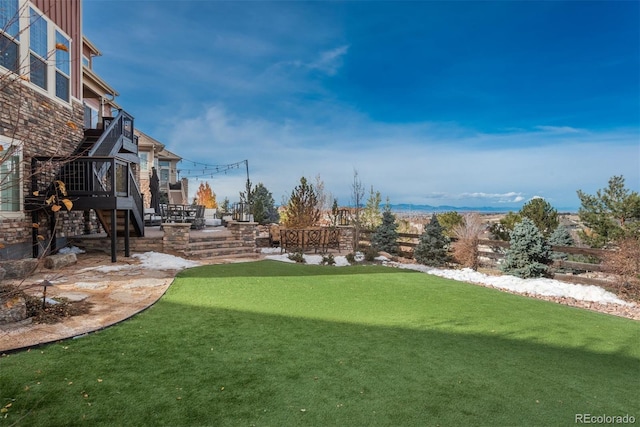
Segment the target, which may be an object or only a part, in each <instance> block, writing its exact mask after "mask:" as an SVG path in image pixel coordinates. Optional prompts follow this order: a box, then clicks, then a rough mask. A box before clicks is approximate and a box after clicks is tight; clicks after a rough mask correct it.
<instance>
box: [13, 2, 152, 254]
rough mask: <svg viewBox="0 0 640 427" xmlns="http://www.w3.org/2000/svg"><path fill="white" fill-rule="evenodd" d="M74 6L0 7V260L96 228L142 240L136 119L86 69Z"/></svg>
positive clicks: (89, 53) (88, 50)
mask: <svg viewBox="0 0 640 427" xmlns="http://www.w3.org/2000/svg"><path fill="white" fill-rule="evenodd" d="M99 54H100V53H99V51H98V50H97V48H96V47H95V46H93V45H92V44H91V42H90V41H89V40H87V39H86V38H83V37H82V13H81V0H0V259H16V258H24V257H29V256H32V257H38V256H40V255H42V254H44V253H48V252H51V251H55V250H56V248H58V247H61V246H62V245H65V244H66V238H67V237H69V236H75V235H79V234H83V232H84V231H85V230H86V229H87V228H90V227H88V225H90V224H91V222H92V221H97V222H99V224H100V226H101V227H102V228H103V229H104V230H105V231H106V232H107V234H108V236H109V238H110V239H111V248H112V253H111V255H112V260H113V261H115V256H116V255H115V254H116V247H117V237H118V236H123V237H124V240H125V254H126V255H128V251H129V249H128V248H129V236H132V235H133V236H142V235H144V222H143V217H142V210H143V202H142V196H141V193H140V189H139V185H138V181H137V179H136V175H137V174H138V173H139V163H140V159H139V157H138V141H137V137H136V136H135V134H134V119H133V117H132V116H131V115H129V114H127V113H126V112H125V111H123V110H119V109H118V105H117V104H116V103H115V101H114V99H115V97H116V96H117V92H115V90H113V89H112V88H111V87H110V86H109V85H108V84H107V83H105V82H104V81H103V80H102V79H100V78H99V76H97V75H96V74H95V73H94V72H93V69H92V63H93V59H94V58H95V57H96V56H99Z"/></svg>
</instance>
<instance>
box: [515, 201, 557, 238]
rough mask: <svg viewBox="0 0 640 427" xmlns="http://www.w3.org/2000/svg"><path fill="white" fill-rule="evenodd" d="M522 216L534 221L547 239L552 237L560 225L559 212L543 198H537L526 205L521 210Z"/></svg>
mask: <svg viewBox="0 0 640 427" xmlns="http://www.w3.org/2000/svg"><path fill="white" fill-rule="evenodd" d="M520 216H521V217H523V218H529V219H530V220H531V221H533V223H534V224H535V225H536V227H538V230H540V232H541V233H542V234H543V235H544V236H545V237H548V236H550V235H551V233H553V231H554V230H555V229H556V228H557V227H558V224H559V223H560V221H559V220H558V211H556V210H555V209H554V208H553V206H551V204H550V203H549V202H547V201H546V200H545V199H543V198H541V197H536V198H535V199H532V200H530V201H529V202H527V203H525V204H524V206H522V209H520Z"/></svg>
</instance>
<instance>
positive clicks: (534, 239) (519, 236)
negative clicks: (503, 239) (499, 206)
mask: <svg viewBox="0 0 640 427" xmlns="http://www.w3.org/2000/svg"><path fill="white" fill-rule="evenodd" d="M510 237H511V247H510V248H509V249H508V250H507V254H506V256H505V259H504V263H503V264H502V265H501V266H500V268H501V269H502V271H504V272H505V273H508V274H512V275H514V276H518V277H522V278H530V277H540V276H543V275H546V274H548V271H549V267H548V264H549V263H550V261H551V259H550V255H551V247H550V246H549V244H548V243H547V242H546V241H545V239H544V236H543V235H542V233H541V232H540V231H539V230H538V227H536V225H535V224H534V223H533V221H532V220H530V219H529V218H523V219H522V221H520V223H518V224H516V226H515V227H514V229H513V231H512V232H511V236H510Z"/></svg>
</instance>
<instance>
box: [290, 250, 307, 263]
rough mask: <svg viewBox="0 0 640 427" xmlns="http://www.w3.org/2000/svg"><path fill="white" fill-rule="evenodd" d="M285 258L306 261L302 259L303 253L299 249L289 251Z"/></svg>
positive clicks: (298, 261)
mask: <svg viewBox="0 0 640 427" xmlns="http://www.w3.org/2000/svg"><path fill="white" fill-rule="evenodd" d="M287 258H289V259H290V260H291V261H295V262H297V263H300V264H304V263H306V261H305V259H304V254H303V253H302V252H301V251H296V252H291V253H290V254H289V255H288V256H287Z"/></svg>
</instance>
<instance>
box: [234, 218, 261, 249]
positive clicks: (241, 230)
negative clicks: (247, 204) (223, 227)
mask: <svg viewBox="0 0 640 427" xmlns="http://www.w3.org/2000/svg"><path fill="white" fill-rule="evenodd" d="M227 229H228V230H229V231H230V232H231V235H232V236H233V237H234V238H235V239H236V240H239V241H241V242H242V247H243V248H245V249H246V250H247V251H249V252H256V250H257V249H256V239H257V238H258V223H257V222H238V221H229V222H228V223H227Z"/></svg>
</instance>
